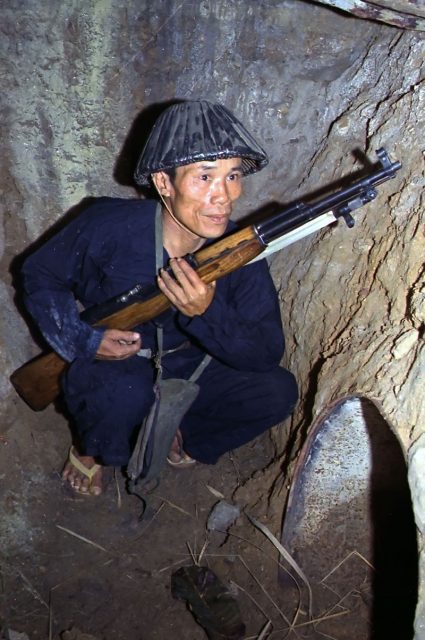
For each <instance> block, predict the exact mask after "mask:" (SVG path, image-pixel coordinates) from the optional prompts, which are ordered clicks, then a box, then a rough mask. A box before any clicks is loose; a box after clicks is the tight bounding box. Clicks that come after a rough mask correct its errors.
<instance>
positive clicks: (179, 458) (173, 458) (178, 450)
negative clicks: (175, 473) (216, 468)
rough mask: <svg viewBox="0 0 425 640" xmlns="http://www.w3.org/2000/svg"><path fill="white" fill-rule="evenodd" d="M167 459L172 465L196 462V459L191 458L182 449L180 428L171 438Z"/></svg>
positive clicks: (188, 465)
mask: <svg viewBox="0 0 425 640" xmlns="http://www.w3.org/2000/svg"><path fill="white" fill-rule="evenodd" d="M167 461H168V462H169V464H171V465H172V466H173V467H190V466H191V465H192V464H195V462H196V460H194V459H193V458H191V457H190V455H189V454H187V453H186V452H185V451H184V450H183V438H182V434H181V432H180V430H178V431H177V433H176V436H175V438H174V440H173V443H172V445H171V449H170V451H169V452H168V456H167Z"/></svg>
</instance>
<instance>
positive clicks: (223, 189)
mask: <svg viewBox="0 0 425 640" xmlns="http://www.w3.org/2000/svg"><path fill="white" fill-rule="evenodd" d="M211 201H212V202H214V203H219V204H226V203H227V202H229V201H230V195H229V189H228V185H227V182H225V181H224V180H223V181H219V182H217V183H216V184H215V185H214V189H213V192H212V195H211Z"/></svg>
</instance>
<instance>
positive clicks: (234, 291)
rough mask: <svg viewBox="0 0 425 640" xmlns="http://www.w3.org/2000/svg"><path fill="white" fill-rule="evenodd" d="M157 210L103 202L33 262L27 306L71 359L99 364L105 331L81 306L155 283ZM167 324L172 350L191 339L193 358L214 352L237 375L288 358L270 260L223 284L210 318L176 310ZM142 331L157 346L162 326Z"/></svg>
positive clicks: (138, 203)
mask: <svg viewBox="0 0 425 640" xmlns="http://www.w3.org/2000/svg"><path fill="white" fill-rule="evenodd" d="M155 209H156V202H154V201H151V200H139V199H137V200H136V199H134V200H133V199H118V198H99V199H98V200H96V201H95V203H94V204H92V205H91V206H89V207H88V208H87V209H86V210H85V211H84V212H83V213H82V214H80V216H79V217H78V218H76V219H75V220H73V221H72V222H71V223H70V224H68V225H67V226H66V227H65V228H64V229H63V230H61V231H60V232H59V233H58V234H57V235H56V236H54V237H53V238H52V239H50V240H49V241H48V242H46V243H45V244H44V245H43V246H42V247H41V248H40V249H39V250H37V251H36V252H35V253H34V254H32V255H31V256H30V257H29V258H28V259H27V260H26V261H25V263H24V267H23V276H24V290H25V303H26V305H27V308H28V310H29V311H30V313H31V314H32V316H33V318H34V319H35V321H36V323H37V325H38V326H39V328H40V330H41V332H42V333H43V335H44V337H45V339H46V340H47V342H48V343H49V344H50V345H51V347H52V348H53V349H54V350H55V351H56V352H57V353H58V354H59V355H60V356H62V358H64V359H65V360H67V361H69V362H71V361H73V360H74V359H75V358H83V359H93V358H94V356H95V354H96V352H97V349H98V347H99V344H100V341H101V339H102V335H103V331H104V330H105V329H104V328H99V327H97V328H93V327H91V326H90V325H89V324H87V323H86V322H84V321H82V320H81V318H80V314H79V306H78V305H77V301H78V302H79V303H80V306H81V305H82V307H84V308H85V307H90V306H92V305H96V304H100V303H102V302H104V301H105V300H108V299H109V298H111V297H113V296H115V295H117V294H120V293H122V292H123V291H126V290H128V289H130V288H131V287H133V286H134V285H135V284H136V283H140V284H142V285H151V284H152V283H154V282H155V277H156V274H155V223H154V219H155ZM232 224H233V223H232ZM167 259H168V256H167V253H166V252H165V250H164V260H165V261H166V260H167ZM161 324H163V325H164V349H171V348H174V347H176V346H178V345H180V344H182V343H183V342H184V341H187V340H190V342H191V343H192V348H191V349H189V350H188V351H187V352H186V353H185V356H184V357H186V358H192V359H194V358H195V359H197V358H198V357H201V356H202V354H203V353H205V352H209V353H210V354H211V355H212V356H213V357H215V358H217V359H219V360H221V361H222V362H224V363H225V364H227V365H229V366H231V367H234V368H236V369H241V370H247V371H256V370H257V371H261V370H267V369H269V368H270V367H273V366H276V365H277V364H279V362H280V360H281V358H282V355H283V350H284V338H283V332H282V326H281V319H280V310H279V304H278V299H277V294H276V290H275V287H274V285H273V282H272V279H271V277H270V274H269V271H268V267H267V264H266V261H265V260H260V261H258V262H256V263H254V264H250V265H246V266H245V267H242V268H241V269H238V270H237V271H235V272H233V273H231V274H229V275H227V276H224V277H223V278H221V279H219V280H218V281H217V288H216V292H215V295H214V299H213V301H212V303H211V304H210V306H209V307H208V309H207V310H206V311H205V313H203V314H202V315H200V316H195V317H194V318H189V317H187V316H184V315H183V314H181V313H180V312H178V311H176V310H175V309H171V310H170V311H169V312H168V313H165V314H163V315H162V316H161ZM135 329H136V330H138V331H140V333H141V336H142V346H143V347H145V348H147V347H150V348H155V335H156V329H155V321H152V322H149V323H146V324H144V325H143V326H141V327H136V328H135Z"/></svg>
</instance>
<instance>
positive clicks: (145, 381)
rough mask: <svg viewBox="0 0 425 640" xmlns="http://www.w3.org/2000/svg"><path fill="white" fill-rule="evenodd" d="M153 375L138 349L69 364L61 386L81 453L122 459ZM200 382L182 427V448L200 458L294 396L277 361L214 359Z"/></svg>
mask: <svg viewBox="0 0 425 640" xmlns="http://www.w3.org/2000/svg"><path fill="white" fill-rule="evenodd" d="M171 375H173V376H175V377H179V376H178V373H177V372H176V371H170V370H167V369H165V371H164V377H170V376H171ZM180 376H181V377H186V378H187V377H188V375H187V372H185V374H182V373H180ZM154 378H155V373H154V370H153V367H152V365H151V363H150V361H148V360H146V359H145V358H140V357H137V356H136V357H133V358H129V359H127V360H116V361H106V360H96V361H94V362H78V361H75V362H74V363H73V364H72V365H71V366H70V368H69V369H68V371H67V374H66V376H65V379H64V383H63V388H64V394H65V399H66V402H67V405H68V408H69V410H70V412H71V414H72V416H73V418H74V427H75V436H76V440H77V443H78V445H79V447H80V449H81V452H82V453H85V454H86V455H91V456H95V457H98V458H100V459H101V461H102V462H103V463H104V464H105V465H112V466H123V465H126V464H127V462H128V460H129V458H130V455H131V451H132V447H133V446H134V443H135V439H136V438H137V433H138V430H139V427H140V425H141V423H142V421H143V419H144V418H145V416H146V415H147V413H148V412H149V409H150V407H151V405H152V402H153V400H154V396H153V384H154ZM198 384H199V387H200V392H199V395H198V397H197V399H196V400H195V402H194V403H193V405H192V406H191V408H190V409H189V411H188V412H187V413H186V415H185V416H184V418H183V421H182V423H181V425H180V429H181V432H182V434H183V442H184V449H185V451H186V452H187V453H188V454H189V455H190V456H192V457H193V458H195V459H196V460H198V461H199V462H203V463H206V464H215V463H216V462H217V460H218V458H219V457H220V456H221V455H223V454H224V453H225V452H226V451H230V450H233V449H236V448H237V447H240V446H241V445H243V444H245V443H247V442H249V441H250V440H252V439H253V438H255V437H256V436H258V435H260V434H261V433H263V432H264V431H266V430H267V429H269V428H270V427H272V426H274V425H276V424H278V423H279V422H282V421H283V420H285V418H287V417H288V416H289V415H290V414H291V413H292V411H293V408H294V406H295V403H296V401H297V398H298V390H297V385H296V382H295V378H294V376H293V375H292V374H291V373H290V372H289V371H287V370H286V369H284V368H282V367H275V368H273V369H272V370H269V371H266V372H258V371H255V372H254V371H238V370H236V369H232V368H230V367H228V366H226V365H224V364H222V363H220V362H219V361H217V360H212V361H211V362H210V364H209V365H208V366H207V368H206V369H205V370H204V372H203V373H202V375H201V377H200V378H199V380H198Z"/></svg>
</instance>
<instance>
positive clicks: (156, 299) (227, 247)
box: [10, 226, 265, 411]
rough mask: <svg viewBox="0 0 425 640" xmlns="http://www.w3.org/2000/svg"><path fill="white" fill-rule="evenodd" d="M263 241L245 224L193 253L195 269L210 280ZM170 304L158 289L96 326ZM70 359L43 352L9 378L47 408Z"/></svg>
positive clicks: (147, 316)
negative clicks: (147, 297)
mask: <svg viewBox="0 0 425 640" xmlns="http://www.w3.org/2000/svg"><path fill="white" fill-rule="evenodd" d="M264 248H265V247H264V245H263V244H262V242H261V241H260V240H259V238H258V236H257V234H256V231H255V228H254V226H251V227H246V228H244V229H241V230H240V231H236V232H235V233H232V234H231V235H229V236H227V237H225V238H223V239H221V240H218V241H217V242H214V243H213V244H211V245H209V246H207V247H205V248H204V249H200V250H199V251H197V252H196V253H195V254H194V258H195V260H196V264H197V265H198V266H197V267H196V271H197V273H198V275H199V276H200V277H201V278H202V280H203V281H204V282H205V283H207V284H209V283H210V282H213V281H214V280H218V279H219V278H222V277H223V276H225V275H227V274H228V273H231V272H232V271H235V270H236V269H239V268H240V267H242V266H243V265H245V264H246V263H247V262H250V261H251V260H253V259H254V258H255V257H257V256H258V255H259V254H260V253H261V252H262V251H263V250H264ZM169 306H170V301H169V300H168V298H166V297H165V296H164V294H163V293H161V292H159V293H156V294H155V295H154V296H152V297H151V298H149V299H148V300H145V301H141V302H133V303H131V304H129V305H128V306H127V307H125V308H124V309H120V310H119V311H116V312H115V313H112V314H111V315H108V316H106V317H105V318H103V319H101V320H99V321H98V322H96V323H95V325H94V326H102V327H107V328H108V329H122V330H123V331H127V330H131V329H133V327H135V326H137V325H139V324H143V323H144V322H148V321H149V320H152V319H153V318H155V317H156V316H158V315H159V314H161V313H162V312H163V311H165V310H166V309H167V308H168V307H169ZM67 366H68V363H67V362H66V361H65V360H63V358H61V357H60V356H59V355H57V354H56V353H55V352H53V351H51V352H49V353H47V354H41V355H39V356H37V357H36V358H34V359H33V360H31V361H30V362H27V363H26V364H24V365H23V366H22V367H20V368H19V369H17V370H16V371H15V372H14V373H13V374H12V376H11V377H10V381H11V382H12V384H13V386H14V387H15V389H16V391H17V392H18V394H19V395H20V396H21V398H22V399H23V400H25V402H26V403H27V404H28V405H29V406H30V407H31V409H34V411H41V410H42V409H45V408H46V407H47V406H48V405H49V404H50V403H51V402H52V401H53V400H54V399H55V398H56V397H57V395H58V394H59V393H60V390H61V389H60V377H61V375H62V374H63V372H64V371H65V369H66V367H67Z"/></svg>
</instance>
